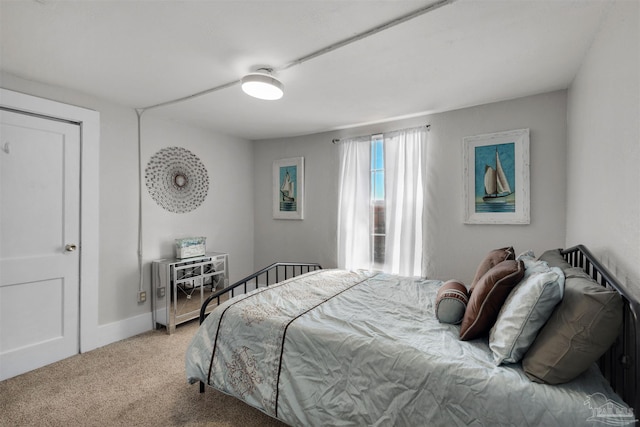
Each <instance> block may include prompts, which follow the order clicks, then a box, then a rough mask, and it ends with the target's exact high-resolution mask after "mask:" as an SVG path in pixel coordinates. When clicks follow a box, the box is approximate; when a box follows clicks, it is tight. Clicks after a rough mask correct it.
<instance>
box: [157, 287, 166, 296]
mask: <svg viewBox="0 0 640 427" xmlns="http://www.w3.org/2000/svg"><path fill="white" fill-rule="evenodd" d="M164 289H165V288H164V286H162V287H160V288H158V298H162V297H163V296H164Z"/></svg>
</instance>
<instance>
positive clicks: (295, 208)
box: [272, 157, 304, 220]
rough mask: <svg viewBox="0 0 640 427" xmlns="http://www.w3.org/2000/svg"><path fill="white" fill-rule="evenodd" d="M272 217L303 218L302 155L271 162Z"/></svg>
mask: <svg viewBox="0 0 640 427" xmlns="http://www.w3.org/2000/svg"><path fill="white" fill-rule="evenodd" d="M272 197H273V218H275V219H297V220H301V219H303V218H304V157H294V158H289V159H281V160H276V161H274V162H273V196H272Z"/></svg>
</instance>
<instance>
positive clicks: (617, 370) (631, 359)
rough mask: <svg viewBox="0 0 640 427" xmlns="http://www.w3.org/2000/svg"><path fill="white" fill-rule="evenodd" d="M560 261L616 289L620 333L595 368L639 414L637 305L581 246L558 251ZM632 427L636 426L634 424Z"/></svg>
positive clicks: (639, 338) (639, 304) (639, 341)
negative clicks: (620, 305) (619, 302)
mask: <svg viewBox="0 0 640 427" xmlns="http://www.w3.org/2000/svg"><path fill="white" fill-rule="evenodd" d="M560 253H561V254H562V256H563V257H564V259H565V260H566V261H567V262H568V263H569V264H571V265H572V266H573V267H580V268H582V269H583V270H584V271H585V272H586V273H587V274H589V276H591V278H592V279H593V280H595V281H596V282H597V283H599V284H600V285H602V286H604V287H606V288H608V289H614V290H616V291H617V292H618V293H619V294H620V295H621V296H622V299H623V301H624V310H623V322H622V331H621V332H620V334H619V335H618V338H617V339H616V341H615V343H614V344H613V345H612V346H611V347H610V348H609V350H607V351H606V353H605V354H604V355H603V356H602V357H601V358H600V360H599V361H598V366H599V367H600V371H601V372H602V374H603V375H604V377H605V378H606V379H607V380H608V381H609V384H611V387H612V388H613V390H614V391H615V392H616V393H617V394H618V395H619V396H620V397H621V398H622V399H623V400H624V401H625V402H627V404H629V406H631V407H632V408H633V411H634V414H635V415H636V416H638V414H639V413H640V390H639V389H638V387H639V386H638V385H639V384H640V367H639V366H638V361H639V360H640V323H639V322H638V314H640V302H639V301H638V299H637V298H635V297H633V296H632V295H631V294H630V292H629V290H627V289H626V288H625V287H624V286H623V285H622V284H621V283H620V281H619V280H617V279H616V278H615V277H614V276H613V275H612V274H611V273H610V272H609V270H608V269H607V268H605V267H604V266H603V265H602V264H601V263H600V262H599V261H598V260H597V259H596V258H595V256H594V255H593V254H592V253H591V252H590V251H589V250H588V249H587V248H586V247H584V246H583V245H577V246H574V247H571V248H568V249H561V250H560ZM636 424H638V423H637V422H636Z"/></svg>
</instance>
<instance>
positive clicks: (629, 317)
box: [200, 245, 640, 425]
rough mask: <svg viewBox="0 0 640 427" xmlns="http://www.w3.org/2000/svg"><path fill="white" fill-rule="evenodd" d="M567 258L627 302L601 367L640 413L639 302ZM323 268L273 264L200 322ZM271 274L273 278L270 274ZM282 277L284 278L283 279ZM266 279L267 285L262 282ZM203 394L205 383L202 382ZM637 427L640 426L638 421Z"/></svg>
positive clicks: (581, 260) (581, 256)
mask: <svg viewBox="0 0 640 427" xmlns="http://www.w3.org/2000/svg"><path fill="white" fill-rule="evenodd" d="M560 253H561V254H562V256H563V257H564V259H565V260H566V261H567V262H568V263H569V264H571V265H572V266H573V267H580V268H582V269H583V270H584V271H585V272H586V273H587V274H588V275H589V276H591V278H593V280H594V281H596V282H597V283H599V284H600V285H602V286H604V287H606V288H608V289H614V290H615V291H617V292H618V293H619V294H620V295H621V296H622V299H623V301H624V310H623V325H622V331H621V332H620V334H619V335H618V338H617V339H616V341H615V343H614V344H613V345H612V346H611V347H610V348H609V350H607V352H606V353H605V354H604V355H603V356H602V357H601V358H600V360H599V361H598V366H599V367H600V370H601V372H602V374H603V375H604V377H605V378H606V379H607V381H609V383H610V384H611V387H612V388H613V390H614V391H615V392H616V393H617V394H618V395H619V396H620V397H621V398H622V399H623V400H624V401H625V402H627V404H629V405H630V406H631V407H632V408H633V410H634V414H636V416H637V414H639V413H640V389H639V387H640V386H639V384H640V366H639V361H640V321H639V317H638V316H639V315H640V301H639V300H638V298H636V297H634V296H632V295H631V293H630V291H629V290H628V289H627V288H626V287H625V286H623V285H622V283H621V282H620V281H619V280H618V279H616V278H615V277H614V276H613V274H611V272H609V270H608V269H607V268H606V267H604V265H602V264H601V263H600V262H599V261H598V260H597V259H596V257H595V256H594V255H593V254H592V253H591V252H590V251H589V250H588V249H587V248H586V247H585V246H583V245H577V246H573V247H571V248H568V249H560ZM319 269H322V267H321V266H320V264H316V263H288V262H280V263H274V264H271V265H270V266H268V267H265V268H263V269H262V270H260V271H257V272H256V273H253V274H252V275H250V276H247V277H245V278H244V279H242V280H239V281H238V282H236V283H234V284H233V285H231V286H229V287H226V288H225V289H222V290H220V291H217V292H215V293H213V294H211V296H209V298H207V299H206V300H205V301H204V303H203V304H202V308H201V309H200V323H202V322H203V321H204V319H205V317H206V316H207V313H206V309H207V305H209V304H210V303H211V301H213V300H214V299H215V300H217V304H220V298H221V297H223V296H225V295H227V294H228V295H229V297H232V296H235V292H236V290H238V291H242V292H239V294H243V293H246V292H247V290H248V287H247V286H248V284H249V283H250V282H252V281H253V282H254V285H255V287H256V288H257V287H258V286H259V285H260V286H264V285H266V286H269V285H271V284H274V283H277V282H279V281H280V280H286V279H288V278H291V277H295V276H297V275H300V274H303V273H307V272H310V271H315V270H319ZM270 273H271V275H270ZM281 278H282V279H281ZM261 279H263V280H264V282H262V283H260V280H261ZM200 392H201V393H202V392H204V383H203V382H200ZM636 425H640V423H638V422H636Z"/></svg>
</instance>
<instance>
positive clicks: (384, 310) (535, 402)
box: [186, 270, 626, 427]
mask: <svg viewBox="0 0 640 427" xmlns="http://www.w3.org/2000/svg"><path fill="white" fill-rule="evenodd" d="M440 285H441V282H439V281H432V280H424V279H415V278H404V277H398V276H392V275H387V274H377V273H370V272H349V271H342V270H319V271H315V272H311V273H307V274H305V275H302V276H298V277H296V278H293V279H290V280H287V281H285V282H282V283H279V284H277V285H273V286H270V287H268V288H261V289H258V290H256V291H254V292H251V293H249V294H246V295H242V296H240V297H237V298H234V299H232V300H230V301H227V302H226V303H224V304H222V305H221V306H220V307H218V308H216V309H215V310H214V311H213V312H212V313H211V314H210V315H209V317H208V318H207V320H206V321H205V323H204V324H203V325H202V326H201V327H200V328H199V329H198V332H197V333H196V335H195V336H194V338H193V340H192V342H191V344H190V346H189V349H188V351H187V355H186V370H187V378H188V380H189V381H190V382H196V381H200V380H202V381H204V382H205V383H208V384H209V385H211V386H212V387H215V388H216V389H219V390H221V391H222V392H224V393H228V394H231V395H233V396H236V397H238V398H240V399H242V400H244V401H245V402H247V403H248V404H250V405H252V406H255V407H256V408H258V409H260V410H261V411H263V412H265V413H267V414H268V415H271V416H273V417H276V418H278V419H280V420H282V421H284V422H286V423H288V424H290V425H295V426H364V425H372V426H458V425H459V426H467V425H478V426H492V427H493V426H512V425H513V426H526V425H529V426H555V425H562V426H570V425H576V426H584V425H593V423H592V422H591V421H594V420H596V418H594V416H595V412H594V410H593V409H592V408H596V407H598V406H600V405H602V404H604V403H606V402H608V404H610V405H611V404H614V405H617V404H623V403H622V401H621V399H620V398H619V397H618V396H617V395H616V394H615V393H613V392H612V391H611V389H610V388H609V386H608V385H607V383H606V381H605V380H604V378H603V377H602V376H601V375H600V374H599V372H598V371H597V368H595V367H593V368H592V369H591V370H590V371H589V372H588V373H587V374H583V375H582V376H580V377H579V378H578V379H576V380H574V381H572V382H571V383H568V384H563V385H560V386H557V385H556V386H549V385H542V384H536V383H533V382H531V381H530V380H529V379H528V378H527V377H526V376H525V375H524V373H523V371H522V369H521V367H520V365H507V366H495V363H494V361H493V357H492V355H491V352H490V350H489V347H488V344H487V342H486V339H479V340H475V341H471V342H463V341H460V340H459V339H458V333H459V330H458V327H457V326H453V325H447V324H441V323H439V322H438V321H437V319H436V318H435V315H434V303H435V297H436V291H437V288H438V286H440ZM214 342H215V346H214V345H213V343H214ZM212 355H213V362H212ZM610 401H613V402H616V403H611V402H610ZM623 405H624V404H623ZM625 406H626V405H625Z"/></svg>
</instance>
